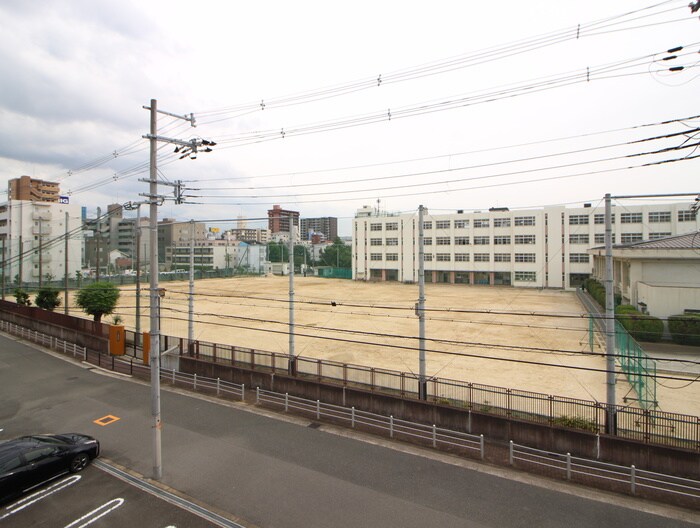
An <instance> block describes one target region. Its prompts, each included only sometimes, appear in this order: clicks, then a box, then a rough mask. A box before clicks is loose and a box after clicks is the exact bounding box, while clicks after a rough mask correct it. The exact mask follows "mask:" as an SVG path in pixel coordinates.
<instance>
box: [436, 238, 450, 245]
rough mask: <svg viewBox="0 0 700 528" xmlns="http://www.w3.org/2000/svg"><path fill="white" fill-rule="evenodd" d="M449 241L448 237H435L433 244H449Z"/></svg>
mask: <svg viewBox="0 0 700 528" xmlns="http://www.w3.org/2000/svg"><path fill="white" fill-rule="evenodd" d="M450 242H451V240H450V237H435V245H437V246H449V245H450Z"/></svg>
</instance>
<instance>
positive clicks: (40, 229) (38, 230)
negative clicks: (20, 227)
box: [32, 225, 51, 236]
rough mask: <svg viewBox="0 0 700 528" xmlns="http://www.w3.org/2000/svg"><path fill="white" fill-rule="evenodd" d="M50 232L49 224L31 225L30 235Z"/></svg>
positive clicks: (45, 234)
mask: <svg viewBox="0 0 700 528" xmlns="http://www.w3.org/2000/svg"><path fill="white" fill-rule="evenodd" d="M50 234H51V226H50V225H42V226H34V227H32V235H42V236H47V235H50Z"/></svg>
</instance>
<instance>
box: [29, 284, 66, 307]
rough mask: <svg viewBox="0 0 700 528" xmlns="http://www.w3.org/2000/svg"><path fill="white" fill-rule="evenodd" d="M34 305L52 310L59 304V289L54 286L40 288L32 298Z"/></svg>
mask: <svg viewBox="0 0 700 528" xmlns="http://www.w3.org/2000/svg"><path fill="white" fill-rule="evenodd" d="M34 302H35V303H36V305H37V306H38V307H39V308H41V309H43V310H48V311H49V312H53V311H54V310H55V309H56V308H58V307H59V306H60V305H61V298H60V297H59V291H58V290H57V289H56V288H51V287H47V288H41V289H40V290H39V291H38V292H37V293H36V297H35V298H34Z"/></svg>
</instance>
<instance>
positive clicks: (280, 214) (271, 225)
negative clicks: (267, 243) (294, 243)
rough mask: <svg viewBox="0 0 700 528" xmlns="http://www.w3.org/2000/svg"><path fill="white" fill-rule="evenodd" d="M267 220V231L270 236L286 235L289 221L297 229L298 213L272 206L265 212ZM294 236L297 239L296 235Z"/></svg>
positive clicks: (288, 229) (288, 230)
mask: <svg viewBox="0 0 700 528" xmlns="http://www.w3.org/2000/svg"><path fill="white" fill-rule="evenodd" d="M267 218H268V229H269V230H270V233H271V234H272V235H278V234H280V233H283V234H286V235H288V234H289V232H290V228H289V226H290V219H291V221H292V222H293V224H292V225H294V227H297V228H298V227H299V211H291V210H288V209H282V208H281V207H280V206H279V205H273V206H272V209H268V210H267ZM296 236H297V237H298V233H297V235H296ZM297 240H298V238H297Z"/></svg>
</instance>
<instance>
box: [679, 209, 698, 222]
mask: <svg viewBox="0 0 700 528" xmlns="http://www.w3.org/2000/svg"><path fill="white" fill-rule="evenodd" d="M694 220H695V216H694V215H693V211H678V221H679V222H692V221H694Z"/></svg>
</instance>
